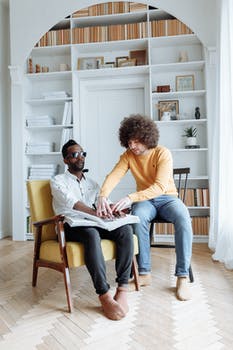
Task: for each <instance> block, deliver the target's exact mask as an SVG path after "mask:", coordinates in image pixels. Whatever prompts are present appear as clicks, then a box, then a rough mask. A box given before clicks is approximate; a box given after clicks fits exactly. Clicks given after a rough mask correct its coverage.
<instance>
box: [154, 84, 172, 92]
mask: <svg viewBox="0 0 233 350" xmlns="http://www.w3.org/2000/svg"><path fill="white" fill-rule="evenodd" d="M170 91H171V87H170V85H158V86H157V91H156V92H170Z"/></svg>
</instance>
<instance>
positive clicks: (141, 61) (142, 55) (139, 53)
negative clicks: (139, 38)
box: [129, 49, 147, 66]
mask: <svg viewBox="0 0 233 350" xmlns="http://www.w3.org/2000/svg"><path fill="white" fill-rule="evenodd" d="M129 58H131V59H132V58H136V66H145V65H146V64H147V52H146V49H144V50H133V51H130V52H129Z"/></svg>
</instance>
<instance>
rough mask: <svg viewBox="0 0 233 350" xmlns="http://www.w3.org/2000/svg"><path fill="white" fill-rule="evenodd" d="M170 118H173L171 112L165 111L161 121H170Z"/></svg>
mask: <svg viewBox="0 0 233 350" xmlns="http://www.w3.org/2000/svg"><path fill="white" fill-rule="evenodd" d="M169 120H171V112H163V114H162V117H161V121H163V122H168V121H169Z"/></svg>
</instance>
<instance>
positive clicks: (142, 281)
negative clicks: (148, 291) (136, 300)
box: [129, 273, 151, 292]
mask: <svg viewBox="0 0 233 350" xmlns="http://www.w3.org/2000/svg"><path fill="white" fill-rule="evenodd" d="M138 281H139V286H140V287H146V286H150V285H151V274H150V273H148V274H147V275H139V276H138ZM135 290H136V285H135V281H134V280H132V281H130V282H129V292H134V291H135Z"/></svg>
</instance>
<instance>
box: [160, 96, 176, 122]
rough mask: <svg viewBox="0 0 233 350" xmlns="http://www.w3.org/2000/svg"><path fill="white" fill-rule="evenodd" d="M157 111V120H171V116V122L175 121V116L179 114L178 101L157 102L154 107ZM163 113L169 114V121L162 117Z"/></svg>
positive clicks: (164, 116)
mask: <svg viewBox="0 0 233 350" xmlns="http://www.w3.org/2000/svg"><path fill="white" fill-rule="evenodd" d="M156 107H157V109H158V120H162V121H165V119H166V120H170V119H171V115H172V117H173V120H174V119H175V117H176V119H177V115H178V113H179V101H178V100H166V101H159V102H158V104H157V105H156ZM164 112H169V119H167V118H168V115H167V114H166V115H164Z"/></svg>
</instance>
